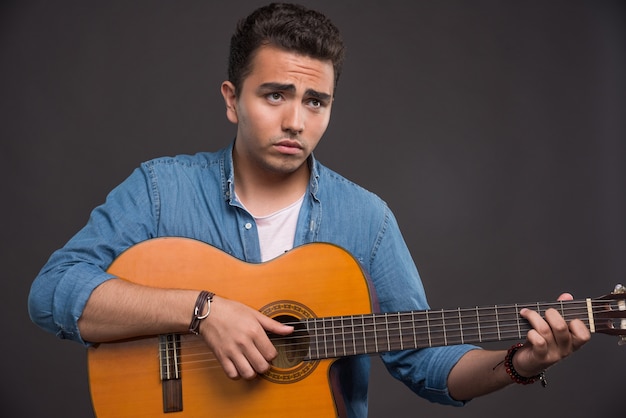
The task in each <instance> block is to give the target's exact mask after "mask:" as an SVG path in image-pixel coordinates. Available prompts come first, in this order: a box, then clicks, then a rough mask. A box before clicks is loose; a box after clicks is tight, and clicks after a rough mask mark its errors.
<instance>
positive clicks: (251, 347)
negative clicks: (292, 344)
mask: <svg viewBox="0 0 626 418" xmlns="http://www.w3.org/2000/svg"><path fill="white" fill-rule="evenodd" d="M266 331H269V332H272V333H275V334H279V335H287V334H290V333H291V332H293V327H291V326H288V325H284V324H281V323H280V322H278V321H275V320H273V319H271V318H269V317H267V316H265V315H263V314H262V313H260V312H258V311H256V310H254V309H252V308H250V307H248V306H246V305H244V304H242V303H239V302H235V301H232V300H229V299H225V298H221V297H218V296H215V297H214V298H213V302H212V303H211V314H210V315H209V317H208V318H207V319H205V320H203V321H202V322H201V323H200V334H201V335H202V336H203V338H204V340H205V341H206V343H207V345H208V346H209V348H210V349H211V350H212V351H213V353H214V354H215V357H216V358H217V360H218V361H219V362H220V364H221V365H222V368H223V369H224V372H225V373H226V375H227V376H228V377H230V378H231V379H239V378H240V377H243V378H244V379H253V378H254V377H256V375H257V373H261V374H262V373H265V372H266V371H268V370H269V368H270V363H269V362H270V361H272V360H273V359H274V358H275V357H276V356H277V355H278V352H277V351H276V348H275V347H274V346H273V345H272V342H271V341H270V339H269V338H268V336H267V333H266Z"/></svg>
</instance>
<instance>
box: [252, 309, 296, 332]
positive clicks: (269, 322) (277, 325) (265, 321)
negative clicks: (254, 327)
mask: <svg viewBox="0 0 626 418" xmlns="http://www.w3.org/2000/svg"><path fill="white" fill-rule="evenodd" d="M258 320H259V323H260V324H261V326H262V327H263V329H265V330H266V331H269V332H272V333H274V334H278V335H288V334H291V333H292V332H293V330H294V327H292V326H291V325H285V324H283V323H281V322H278V321H276V320H274V319H272V318H270V317H268V316H265V315H263V314H262V313H260V312H259V316H258Z"/></svg>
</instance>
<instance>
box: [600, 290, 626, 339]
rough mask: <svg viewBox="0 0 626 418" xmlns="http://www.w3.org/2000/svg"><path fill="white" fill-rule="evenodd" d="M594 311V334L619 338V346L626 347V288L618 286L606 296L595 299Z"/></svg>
mask: <svg viewBox="0 0 626 418" xmlns="http://www.w3.org/2000/svg"><path fill="white" fill-rule="evenodd" d="M596 300H597V301H598V302H596V303H599V305H598V307H599V308H601V309H599V310H595V309H594V315H593V316H594V318H595V324H596V329H595V331H596V332H601V333H604V334H610V335H617V336H619V342H618V344H619V345H626V287H624V286H622V285H621V284H618V285H617V286H615V290H613V291H612V292H611V293H609V294H608V295H605V296H602V297H600V298H598V299H596Z"/></svg>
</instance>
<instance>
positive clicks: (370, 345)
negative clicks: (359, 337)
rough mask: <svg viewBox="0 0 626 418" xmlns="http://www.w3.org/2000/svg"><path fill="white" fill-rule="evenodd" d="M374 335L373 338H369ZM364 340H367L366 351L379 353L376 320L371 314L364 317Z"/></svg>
mask: <svg viewBox="0 0 626 418" xmlns="http://www.w3.org/2000/svg"><path fill="white" fill-rule="evenodd" d="M368 335H369V336H372V337H373V338H368ZM363 340H364V342H365V346H364V348H365V351H364V353H378V341H377V335H376V321H375V320H374V317H373V316H371V315H366V316H364V317H363Z"/></svg>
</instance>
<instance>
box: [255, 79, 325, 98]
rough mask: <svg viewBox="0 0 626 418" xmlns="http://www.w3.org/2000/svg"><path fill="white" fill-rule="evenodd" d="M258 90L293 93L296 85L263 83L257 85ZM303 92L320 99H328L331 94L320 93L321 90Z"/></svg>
mask: <svg viewBox="0 0 626 418" xmlns="http://www.w3.org/2000/svg"><path fill="white" fill-rule="evenodd" d="M258 91H288V92H290V93H293V92H295V91H296V86H294V85H293V84H282V83H273V82H270V83H263V84H261V85H260V86H259V88H258ZM305 94H306V95H307V96H310V97H314V98H316V99H318V100H320V101H330V100H331V99H332V96H331V95H330V94H328V93H322V92H321V91H317V90H313V89H308V90H307V91H306V92H305Z"/></svg>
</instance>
